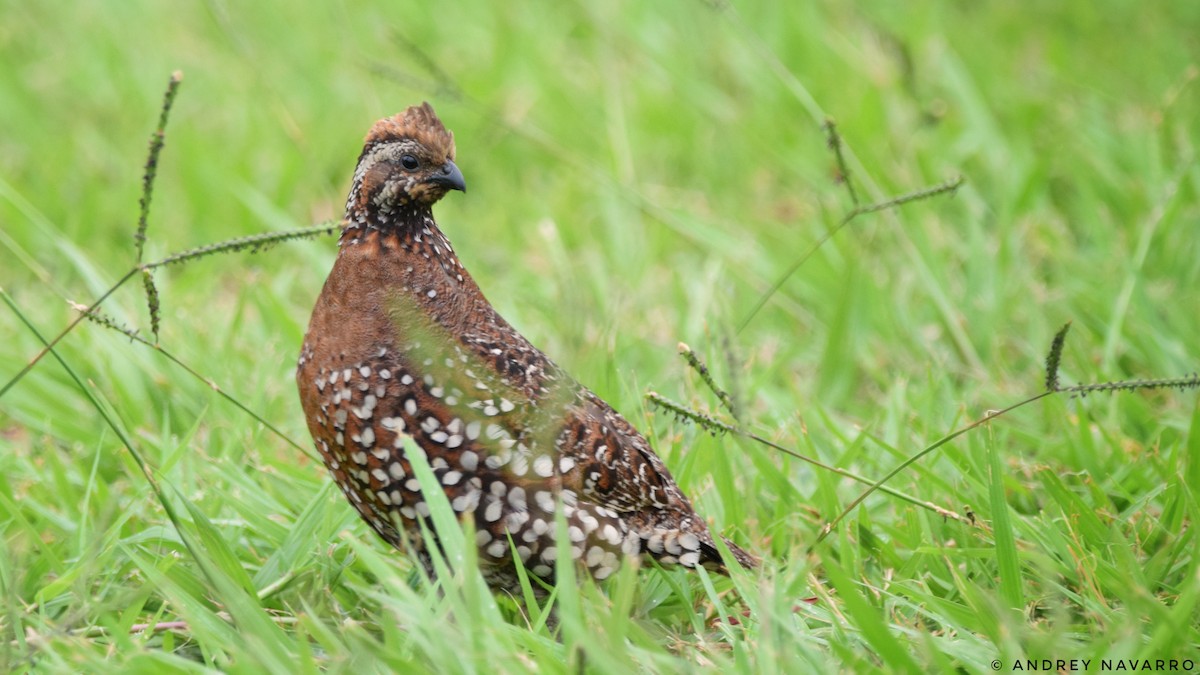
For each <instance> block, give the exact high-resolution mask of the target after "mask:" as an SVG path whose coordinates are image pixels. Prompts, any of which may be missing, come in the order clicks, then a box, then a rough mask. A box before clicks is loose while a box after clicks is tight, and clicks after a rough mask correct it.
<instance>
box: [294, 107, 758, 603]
mask: <svg viewBox="0 0 1200 675" xmlns="http://www.w3.org/2000/svg"><path fill="white" fill-rule="evenodd" d="M451 190H461V191H464V192H465V191H466V185H465V183H464V180H463V175H462V173H461V172H460V171H459V168H458V167H457V166H456V165H455V163H454V137H453V134H451V133H450V132H449V131H448V130H446V128H445V127H444V126H443V125H442V122H441V121H440V120H439V119H438V117H437V116H436V115H435V114H434V111H433V108H432V107H431V106H430V105H429V104H428V103H425V104H423V105H420V106H413V107H410V108H408V109H407V110H405V111H404V112H403V113H400V114H397V115H395V116H393V117H390V118H385V119H382V120H380V121H379V122H377V123H376V124H375V125H374V126H373V127H372V128H371V130H370V132H369V133H368V134H367V137H366V140H365V144H364V146H363V150H362V154H361V155H360V156H359V159H358V166H357V168H356V169H355V172H354V179H353V183H352V185H351V188H350V195H349V197H348V199H347V200H346V216H345V220H344V222H343V224H342V225H343V231H342V234H341V238H340V239H339V242H338V247H339V251H338V255H337V260H336V261H335V263H334V265H333V269H332V271H331V272H330V273H329V277H328V279H327V280H326V281H325V285H324V288H323V289H322V291H321V294H320V297H319V298H318V299H317V302H316V306H315V308H314V309H313V313H312V318H311V320H310V323H309V327H308V332H307V334H306V336H305V338H304V345H303V348H302V350H301V354H300V358H299V364H298V368H297V371H296V382H297V384H298V386H299V390H300V402H301V405H302V407H303V409H304V415H305V418H306V421H307V424H308V428H309V431H310V432H311V433H312V436H313V440H314V441H315V443H316V447H317V450H318V451H319V452H320V454H321V457H322V459H323V460H324V463H325V465H326V467H327V468H328V469H329V472H330V473H331V474H332V475H333V478H334V480H335V481H336V483H337V485H338V487H339V488H340V489H341V490H342V492H343V493H345V495H346V498H347V499H348V500H349V501H350V504H351V505H352V506H353V507H354V508H355V509H357V511H358V513H359V514H360V515H361V516H362V518H363V519H364V520H365V521H366V522H367V523H369V524H370V526H371V527H372V528H373V529H374V530H375V531H376V532H377V533H378V534H379V535H380V536H381V537H383V539H385V540H386V541H388V542H389V543H391V544H392V545H394V546H396V547H397V548H400V549H402V550H403V549H406V548H408V549H411V550H412V551H413V552H414V553H415V554H416V556H417V557H418V558H419V559H420V560H421V561H422V563H424V565H425V566H426V567H427V568H429V567H431V565H430V553H429V551H428V549H427V548H426V547H427V546H429V545H435V546H436V531H435V529H434V528H433V526H432V523H431V522H429V521H428V520H427V521H426V522H425V525H426V530H427V531H429V532H434V535H433V538H434V540H435V541H434V542H429V543H427V542H426V541H425V540H424V539H423V538H422V535H421V522H422V520H424V519H427V518H428V517H429V514H430V510H429V505H428V503H427V502H426V500H425V495H424V494H423V493H422V491H421V488H420V484H419V482H418V481H417V479H416V477H415V475H414V473H413V469H412V466H411V464H410V461H409V458H408V456H407V455H406V450H405V447H406V446H405V440H406V439H411V441H412V442H415V444H416V445H417V446H419V447H420V448H421V449H423V450H424V452H425V454H426V457H427V460H428V462H429V466H430V468H432V470H433V474H434V475H435V476H436V478H437V481H438V483H439V485H440V486H441V488H442V490H443V491H444V492H445V496H446V498H447V499H448V500H449V503H450V505H451V506H452V508H453V509H454V511H455V513H456V515H458V516H459V517H460V518H468V517H469V518H471V519H472V520H473V522H474V526H475V544H476V545H477V546H478V550H479V561H480V567H481V569H482V570H483V572H484V575H485V577H486V580H487V582H488V584H489V585H490V586H491V587H492V588H493V589H494V590H508V591H514V590H516V589H518V588H519V585H518V582H517V579H518V577H517V576H516V571H515V567H514V553H515V556H516V557H517V558H519V560H520V561H521V563H523V564H524V565H525V568H526V569H527V570H528V571H529V572H531V573H532V574H533V575H534V576H536V577H539V578H541V579H543V580H545V581H547V582H549V583H553V581H554V569H555V563H556V561H557V559H558V558H559V557H560V556H567V555H569V556H570V557H571V558H572V559H574V560H575V561H576V564H577V565H578V567H579V568H580V569H582V570H585V571H586V572H587V573H589V574H590V575H591V576H592V577H593V578H595V579H604V578H606V577H608V576H609V575H611V574H612V573H613V572H614V571H615V570H616V569H617V568H618V567H619V565H620V564H621V562H622V560H623V559H626V558H628V557H631V556H646V557H650V558H654V559H656V560H657V561H658V562H659V563H661V564H663V565H681V566H684V567H689V568H691V567H696V566H699V565H704V566H705V567H707V568H710V569H713V570H716V571H720V572H724V571H725V568H724V567H723V563H722V561H721V557H720V554H719V553H718V551H717V547H716V546H715V544H714V541H713V536H712V534H711V533H710V532H709V530H708V527H707V526H706V524H705V523H704V521H703V520H702V519H701V518H700V517H699V516H698V515H697V514H696V512H695V511H694V510H693V508H692V505H691V503H690V501H689V500H688V498H687V497H686V496H685V495H684V494H683V492H682V491H681V490H680V489H679V486H678V485H676V483H675V480H674V479H673V478H672V477H671V473H670V472H669V471H668V470H667V467H666V466H665V465H664V464H663V462H662V460H661V459H659V457H658V456H657V455H655V453H654V451H653V450H652V449H651V447H650V445H649V443H648V442H647V441H646V439H645V438H644V437H643V436H642V435H641V434H640V433H638V431H637V430H636V429H634V427H633V426H632V425H631V424H630V423H629V422H628V421H626V420H625V418H624V417H622V416H621V415H620V414H619V413H617V412H616V411H615V410H613V409H612V407H610V406H609V405H608V404H607V403H605V402H604V401H603V400H601V399H600V398H599V397H598V396H596V395H595V394H594V393H592V392H591V391H589V390H588V389H587V388H585V387H583V386H581V385H580V384H578V383H576V382H575V381H574V380H572V379H571V378H570V376H569V375H567V374H566V373H565V372H564V371H563V370H561V369H560V368H559V367H558V366H557V365H555V363H554V362H553V361H551V360H550V359H549V358H547V357H546V356H545V355H544V354H543V353H542V352H541V351H539V350H538V349H537V348H536V347H534V346H533V345H531V344H530V343H529V342H528V341H527V340H526V339H525V338H524V337H523V336H522V335H521V334H520V333H518V332H517V331H516V330H515V329H514V328H513V327H512V326H511V325H509V323H508V322H507V321H505V320H504V318H503V317H501V316H500V315H499V314H498V313H497V312H496V310H495V309H494V308H493V307H492V305H491V304H490V303H489V302H488V300H487V299H486V298H485V297H484V296H483V293H482V292H481V291H480V290H479V287H478V286H477V285H476V284H475V281H474V280H473V279H472V278H471V275H470V274H468V273H467V270H466V268H464V267H463V265H462V262H461V261H460V260H459V259H458V257H457V255H456V254H455V252H454V248H453V247H452V246H451V245H450V242H449V240H447V238H446V236H445V235H444V234H443V233H442V231H441V229H440V228H439V227H438V225H437V223H435V222H434V218H433V212H432V207H433V205H434V204H435V203H436V202H437V201H438V200H439V199H441V198H442V197H443V196H444V195H445V194H446V193H447V192H449V191H451ZM560 513H561V517H562V518H563V519H564V521H565V523H566V525H567V527H566V540H563V541H560V540H558V537H557V536H556V535H557V533H558V529H557V527H556V517H558V515H559V514H560ZM726 545H727V546H728V549H729V551H730V552H731V553H732V555H733V559H734V560H736V561H737V563H739V564H740V565H742V566H744V567H747V568H751V567H754V566H755V564H756V561H755V559H754V558H753V557H751V556H750V555H749V554H747V553H746V552H745V551H743V550H742V549H740V548H738V547H737V546H735V545H734V544H732V543H730V542H728V540H726Z"/></svg>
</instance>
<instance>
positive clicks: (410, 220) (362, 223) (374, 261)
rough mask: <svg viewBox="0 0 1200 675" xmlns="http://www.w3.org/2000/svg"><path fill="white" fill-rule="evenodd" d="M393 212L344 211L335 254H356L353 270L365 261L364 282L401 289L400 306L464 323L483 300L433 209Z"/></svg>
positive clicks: (441, 320) (451, 322)
mask: <svg viewBox="0 0 1200 675" xmlns="http://www.w3.org/2000/svg"><path fill="white" fill-rule="evenodd" d="M391 216H392V217H390V218H387V219H383V218H379V217H377V214H367V215H366V216H365V217H358V216H356V214H354V213H349V214H347V220H346V222H347V225H346V227H345V229H344V230H343V231H342V236H341V239H340V240H339V242H338V245H339V246H340V248H341V251H340V252H339V254H338V256H339V258H347V259H355V260H356V262H355V264H354V265H353V267H354V268H356V269H363V265H364V263H365V265H366V269H369V270H371V271H370V272H366V273H367V274H368V275H369V276H370V277H373V278H372V279H364V280H363V281H364V282H365V283H369V284H372V285H374V284H378V286H377V288H379V289H390V290H391V292H397V293H399V294H400V297H399V298H396V300H399V301H401V302H402V303H403V304H404V305H406V306H407V305H412V306H415V307H417V308H420V310H421V311H422V312H423V313H424V314H426V315H427V316H428V317H429V318H432V319H433V320H435V321H436V322H437V323H439V324H441V325H443V326H445V327H451V326H453V327H456V328H459V329H465V328H467V326H464V325H463V322H470V321H471V320H472V317H477V316H479V312H480V310H481V309H482V308H483V307H482V306H486V305H487V301H486V300H485V299H484V298H483V295H482V293H480V291H479V287H478V286H476V285H475V281H474V280H473V279H471V275H470V274H468V273H467V270H466V269H465V268H464V267H463V266H462V263H461V262H460V261H459V260H458V256H457V255H456V254H455V252H454V248H453V247H452V246H451V245H450V240H449V239H447V238H446V235H445V234H443V233H442V231H441V229H440V228H438V225H437V222H436V221H435V220H434V219H433V212H432V210H431V209H430V208H429V207H413V208H408V207H401V208H397V209H395V210H393V211H392V212H391ZM488 308H489V309H490V306H488Z"/></svg>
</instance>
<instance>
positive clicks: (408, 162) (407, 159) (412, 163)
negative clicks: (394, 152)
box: [400, 155, 421, 171]
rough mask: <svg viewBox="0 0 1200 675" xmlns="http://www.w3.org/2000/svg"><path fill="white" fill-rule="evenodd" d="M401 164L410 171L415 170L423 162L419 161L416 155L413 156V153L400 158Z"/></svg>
mask: <svg viewBox="0 0 1200 675" xmlns="http://www.w3.org/2000/svg"><path fill="white" fill-rule="evenodd" d="M400 166H403V167H404V168H405V169H408V170H409V171H415V170H416V168H417V167H419V166H421V163H420V162H418V161H417V158H416V157H413V156H412V155H405V156H403V157H401V158H400Z"/></svg>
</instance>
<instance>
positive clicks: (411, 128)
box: [366, 101, 454, 159]
mask: <svg viewBox="0 0 1200 675" xmlns="http://www.w3.org/2000/svg"><path fill="white" fill-rule="evenodd" d="M405 138H410V139H412V140H414V141H417V142H418V143H420V144H421V145H423V146H424V147H425V148H427V149H428V150H430V151H431V152H432V153H434V154H435V155H442V156H444V157H448V158H450V159H454V134H452V133H451V132H450V131H448V130H447V129H446V127H445V126H444V125H443V124H442V121H441V120H440V119H438V116H437V113H435V112H433V106H431V105H429V102H428V101H426V102H424V103H422V104H421V105H414V106H410V107H409V108H408V109H407V110H405V111H404V112H402V113H396V114H395V115H393V116H391V117H385V118H383V119H381V120H379V121H378V122H376V123H375V126H373V127H371V131H369V132H368V133H367V138H366V144H367V145H371V144H374V143H379V142H383V141H397V140H400V139H405Z"/></svg>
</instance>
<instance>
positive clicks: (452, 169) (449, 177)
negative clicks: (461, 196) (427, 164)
mask: <svg viewBox="0 0 1200 675" xmlns="http://www.w3.org/2000/svg"><path fill="white" fill-rule="evenodd" d="M429 182H430V183H433V184H435V185H443V186H445V187H446V188H447V189H450V190H461V191H463V192H466V191H467V183H466V181H464V180H463V175H462V172H461V171H459V170H458V166H457V165H455V164H454V162H451V161H447V162H446V163H445V164H443V165H442V168H440V169H438V171H437V173H435V174H433V175H432V176H430V177H429Z"/></svg>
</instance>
